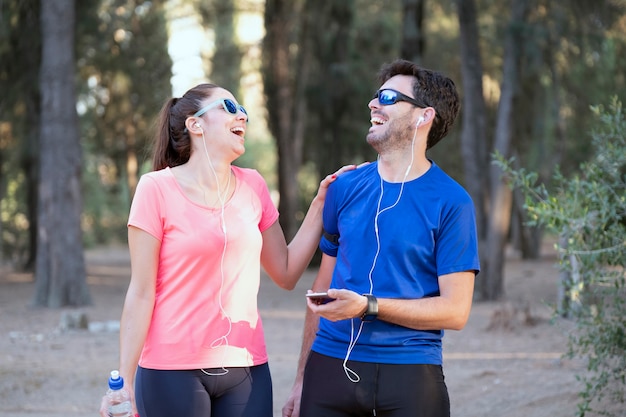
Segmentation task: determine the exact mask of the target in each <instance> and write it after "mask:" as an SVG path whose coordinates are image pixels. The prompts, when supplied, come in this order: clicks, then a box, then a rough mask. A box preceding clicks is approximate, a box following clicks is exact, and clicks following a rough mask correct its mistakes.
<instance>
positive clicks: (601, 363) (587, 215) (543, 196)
mask: <svg viewBox="0 0 626 417" xmlns="http://www.w3.org/2000/svg"><path fill="white" fill-rule="evenodd" d="M591 110H592V112H593V113H594V114H595V116H596V117H597V127H596V128H595V129H594V130H593V131H592V133H591V141H592V146H593V155H591V156H590V158H589V160H588V161H587V162H585V163H584V164H582V165H581V166H580V170H579V172H578V173H577V175H575V176H573V177H572V178H565V177H564V176H563V175H562V174H561V173H560V172H559V169H558V167H557V168H556V172H555V174H554V176H553V181H552V184H551V188H550V190H548V188H547V187H546V186H545V185H544V184H537V178H538V175H537V174H536V173H534V172H528V171H526V170H524V169H523V168H522V169H517V170H514V169H513V168H512V166H513V162H514V161H513V160H512V159H511V160H508V161H507V160H505V159H504V158H503V157H502V156H501V155H495V156H494V163H495V164H498V165H499V166H500V167H501V168H502V170H503V172H504V173H505V175H506V176H507V179H508V180H509V181H510V183H511V184H512V186H513V187H517V188H519V189H520V190H521V191H522V192H523V194H524V196H525V208H526V210H527V212H528V217H529V219H530V221H529V223H530V224H532V225H541V226H544V227H545V228H546V230H548V231H551V232H553V233H555V234H558V235H559V236H560V240H559V243H558V244H557V250H558V252H559V267H560V268H561V269H562V272H566V274H565V275H566V276H568V277H569V279H568V280H567V282H565V283H563V284H564V285H565V287H566V289H567V291H566V292H565V297H566V299H565V300H560V301H561V302H560V304H559V305H558V307H557V311H556V313H558V314H559V315H561V316H566V317H570V318H572V319H573V320H575V322H576V330H575V331H574V332H573V333H571V334H570V337H569V351H568V355H569V357H580V358H583V359H585V360H586V363H587V371H588V372H587V373H586V374H585V375H579V376H578V379H579V380H580V381H581V382H582V386H583V388H582V391H581V392H580V398H581V401H580V403H579V406H578V415H579V416H580V417H584V416H586V415H589V414H596V415H606V416H617V415H618V414H615V413H617V412H619V411H617V410H623V409H624V405H623V404H625V403H626V395H625V388H626V286H625V274H626V272H625V268H626V118H625V116H624V112H623V109H622V105H621V103H620V102H619V101H618V100H617V99H616V98H614V99H613V100H612V101H611V103H610V106H609V108H608V109H606V110H605V109H604V108H603V107H602V106H596V107H592V109H591ZM606 404H612V405H613V406H616V408H615V409H613V406H612V407H608V409H607V408H606V407H604V405H606Z"/></svg>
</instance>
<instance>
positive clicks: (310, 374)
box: [300, 352, 450, 417]
mask: <svg viewBox="0 0 626 417" xmlns="http://www.w3.org/2000/svg"><path fill="white" fill-rule="evenodd" d="M347 365H348V368H350V369H352V370H353V371H354V372H356V373H357V374H358V375H359V377H360V381H359V382H351V381H350V380H349V379H348V377H347V376H346V374H345V373H344V369H343V359H336V358H331V357H328V356H325V355H321V354H319V353H316V352H311V354H310V356H309V359H308V361H307V364H306V368H305V371H304V382H303V387H302V402H301V405H300V417H361V416H362V417H365V416H377V417H450V400H449V398H448V388H447V387H446V384H445V382H444V376H443V370H442V367H441V366H440V365H391V364H378V363H368V362H356V361H348V364H347Z"/></svg>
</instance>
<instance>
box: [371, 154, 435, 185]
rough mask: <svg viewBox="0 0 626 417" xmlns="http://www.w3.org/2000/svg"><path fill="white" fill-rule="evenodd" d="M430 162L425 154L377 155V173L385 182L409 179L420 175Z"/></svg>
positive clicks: (428, 166) (427, 168) (424, 171)
mask: <svg viewBox="0 0 626 417" xmlns="http://www.w3.org/2000/svg"><path fill="white" fill-rule="evenodd" d="M431 165H432V163H431V162H430V161H429V160H428V158H426V155H420V156H418V155H414V157H413V160H411V156H410V155H407V154H399V153H394V154H387V155H379V156H378V173H379V174H380V176H381V177H382V178H383V180H385V181H387V182H403V181H411V180H414V179H416V178H419V177H421V176H422V175H424V174H425V173H426V171H428V170H429V169H430V166H431Z"/></svg>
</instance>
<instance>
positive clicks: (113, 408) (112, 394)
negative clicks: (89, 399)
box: [107, 370, 133, 417]
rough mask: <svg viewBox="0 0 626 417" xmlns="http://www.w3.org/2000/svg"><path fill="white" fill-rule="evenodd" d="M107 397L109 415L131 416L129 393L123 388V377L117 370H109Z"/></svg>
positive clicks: (113, 416)
mask: <svg viewBox="0 0 626 417" xmlns="http://www.w3.org/2000/svg"><path fill="white" fill-rule="evenodd" d="M107 399H108V403H109V417H132V415H133V407H132V405H131V403H130V394H129V393H128V390H127V389H126V388H124V378H122V377H121V376H120V373H119V371H117V370H115V371H111V377H110V378H109V390H108V391H107Z"/></svg>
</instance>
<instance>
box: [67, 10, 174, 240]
mask: <svg viewBox="0 0 626 417" xmlns="http://www.w3.org/2000/svg"><path fill="white" fill-rule="evenodd" d="M81 5H82V9H81V10H80V11H79V12H80V14H79V17H80V18H79V19H78V28H77V31H78V33H79V36H78V39H79V42H78V45H77V49H78V53H77V56H78V57H79V58H78V63H77V66H78V69H79V75H80V81H79V86H80V90H79V92H80V93H79V98H78V108H79V113H80V116H81V120H80V122H81V133H82V142H83V148H84V150H85V164H84V180H83V190H84V196H85V197H84V201H85V206H84V211H83V229H84V236H85V244H87V245H89V244H103V243H110V242H111V241H116V240H118V241H119V240H122V241H124V240H125V236H126V218H127V216H128V210H129V207H130V200H131V195H132V193H133V188H134V184H135V183H136V181H137V177H138V176H139V175H140V174H141V172H142V171H141V166H142V164H143V163H144V161H145V160H146V159H148V158H149V147H150V145H151V143H152V136H151V133H152V126H153V121H154V119H155V117H156V115H157V113H158V111H159V110H160V108H161V105H162V103H163V101H164V100H165V99H166V98H168V97H170V96H171V88H172V87H171V83H170V78H171V59H170V58H169V55H168V52H167V42H168V35H167V30H166V20H165V13H164V9H163V1H142V0H89V2H81ZM135 167H137V168H136V169H135Z"/></svg>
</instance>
